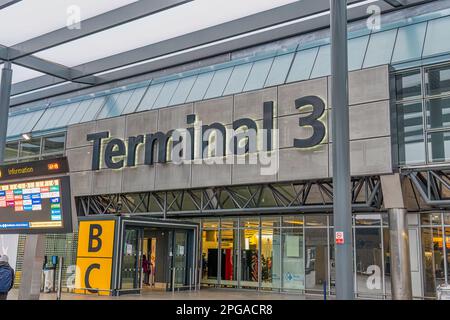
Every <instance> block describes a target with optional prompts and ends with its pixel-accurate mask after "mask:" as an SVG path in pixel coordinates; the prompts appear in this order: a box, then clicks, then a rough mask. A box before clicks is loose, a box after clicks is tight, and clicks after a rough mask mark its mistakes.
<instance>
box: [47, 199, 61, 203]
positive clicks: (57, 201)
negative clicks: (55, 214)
mask: <svg viewBox="0 0 450 320" xmlns="http://www.w3.org/2000/svg"><path fill="white" fill-rule="evenodd" d="M60 201H61V200H60V198H50V203H59V202H60Z"/></svg>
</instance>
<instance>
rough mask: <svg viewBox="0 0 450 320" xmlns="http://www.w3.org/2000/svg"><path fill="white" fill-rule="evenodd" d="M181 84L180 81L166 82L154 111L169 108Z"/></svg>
mask: <svg viewBox="0 0 450 320" xmlns="http://www.w3.org/2000/svg"><path fill="white" fill-rule="evenodd" d="M179 83H180V80H173V81H168V82H166V83H165V84H164V87H163V88H162V89H161V92H160V93H159V95H158V99H156V101H155V104H154V106H153V109H157V108H163V107H167V106H168V105H169V102H170V99H172V96H173V94H174V92H175V90H176V89H177V87H178V84H179Z"/></svg>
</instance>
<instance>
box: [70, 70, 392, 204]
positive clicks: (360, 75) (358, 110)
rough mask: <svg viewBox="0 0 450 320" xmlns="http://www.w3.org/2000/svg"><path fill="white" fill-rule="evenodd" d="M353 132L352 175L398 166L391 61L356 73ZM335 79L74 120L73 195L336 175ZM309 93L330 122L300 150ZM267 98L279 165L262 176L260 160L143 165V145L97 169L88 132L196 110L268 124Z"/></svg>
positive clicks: (146, 128) (137, 126) (152, 127)
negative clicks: (301, 102)
mask: <svg viewBox="0 0 450 320" xmlns="http://www.w3.org/2000/svg"><path fill="white" fill-rule="evenodd" d="M349 86H350V127H351V132H350V137H351V170H352V175H375V174H376V175H378V174H388V173H392V166H393V165H392V156H391V137H390V136H391V129H390V109H389V102H390V96H389V95H390V93H389V68H388V66H381V67H376V68H371V69H365V70H361V71H355V72H351V73H350V77H349ZM330 92H331V90H330V78H329V77H324V78H318V79H314V80H309V81H302V82H297V83H293V84H288V85H283V86H278V87H271V88H266V89H263V90H258V91H252V92H247V93H242V94H237V95H232V96H227V97H222V98H218V99H211V100H205V101H201V102H194V103H189V104H185V105H180V106H175V107H168V108H163V109H159V110H153V111H146V112H141V113H136V114H131V115H127V116H121V117H116V118H112V119H106V120H101V121H93V122H89V123H85V124H80V125H75V126H71V127H69V129H68V133H67V147H66V149H67V157H68V159H69V165H70V170H71V177H72V179H71V180H72V194H73V195H74V196H80V195H90V194H106V193H120V192H124V193H125V192H136V191H152V190H169V189H182V188H198V187H208V186H219V185H240V184H254V183H266V182H286V181H296V180H308V179H322V178H329V177H331V174H332V154H331V149H332V148H331V146H332V141H331V137H330V136H329V134H330V133H331V113H332V110H333V108H332V106H330V101H331V100H330ZM307 95H316V96H319V97H321V98H322V99H323V100H324V101H325V102H326V105H327V110H326V114H325V116H324V117H323V121H324V122H326V123H327V126H328V127H327V131H328V134H327V138H326V139H325V141H324V142H323V143H322V144H320V145H319V146H317V147H314V148H312V149H308V150H301V149H297V148H294V147H293V139H294V138H307V137H309V135H310V134H311V130H310V129H309V128H305V127H303V128H300V127H299V126H298V119H299V116H306V115H308V110H307V108H304V109H303V110H300V111H299V110H297V109H296V108H295V106H294V101H295V100H296V99H298V98H301V97H303V96H307ZM264 101H274V102H275V106H276V111H275V116H276V118H275V120H274V122H275V127H277V128H279V146H280V153H279V171H278V172H277V173H275V174H272V175H261V174H260V172H261V171H260V170H261V165H248V164H245V165H244V164H235V165H227V164H224V165H207V164H185V165H175V164H172V163H167V164H156V165H154V166H147V165H143V162H144V156H143V153H144V152H143V151H144V148H140V149H138V156H137V159H138V160H137V164H138V165H137V166H136V167H133V168H124V169H120V170H110V169H104V168H101V169H100V170H99V171H96V172H92V171H91V159H92V142H88V141H87V140H86V136H87V134H89V133H93V132H100V131H110V136H111V137H113V138H122V139H125V138H126V137H129V136H132V135H137V134H145V133H154V132H157V131H167V130H170V129H176V128H183V127H186V115H187V114H191V113H195V114H196V115H197V119H199V120H201V121H203V124H211V123H213V122H221V123H222V124H225V125H230V124H231V123H232V122H233V120H235V119H240V118H243V117H249V118H252V119H253V120H255V121H257V122H258V124H259V123H261V119H262V116H263V113H262V110H263V109H262V105H263V102H264Z"/></svg>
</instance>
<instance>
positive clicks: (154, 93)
mask: <svg viewBox="0 0 450 320" xmlns="http://www.w3.org/2000/svg"><path fill="white" fill-rule="evenodd" d="M163 86H164V82H163V83H158V84H155V85H152V86H150V88H148V90H147V92H146V93H145V96H144V97H143V98H142V101H141V103H140V104H139V106H138V108H137V109H136V111H142V110H150V109H151V108H152V107H153V105H154V104H155V101H156V99H157V98H158V95H159V92H160V91H161V89H162V88H163Z"/></svg>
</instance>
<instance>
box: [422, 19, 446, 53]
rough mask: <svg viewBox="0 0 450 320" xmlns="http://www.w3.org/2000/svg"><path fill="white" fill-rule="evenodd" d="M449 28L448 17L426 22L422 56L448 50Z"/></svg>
mask: <svg viewBox="0 0 450 320" xmlns="http://www.w3.org/2000/svg"><path fill="white" fill-rule="evenodd" d="M444 30H445V31H444ZM449 30H450V17H445V18H440V19H436V20H432V21H429V22H428V29H427V36H426V40H425V48H424V50H423V56H424V57H426V56H432V55H436V54H440V53H444V52H450V41H449V39H448V31H449Z"/></svg>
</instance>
